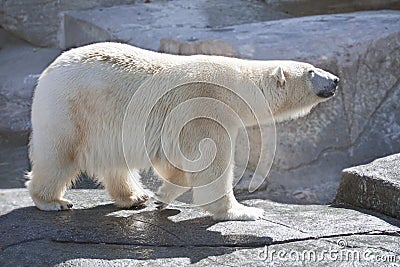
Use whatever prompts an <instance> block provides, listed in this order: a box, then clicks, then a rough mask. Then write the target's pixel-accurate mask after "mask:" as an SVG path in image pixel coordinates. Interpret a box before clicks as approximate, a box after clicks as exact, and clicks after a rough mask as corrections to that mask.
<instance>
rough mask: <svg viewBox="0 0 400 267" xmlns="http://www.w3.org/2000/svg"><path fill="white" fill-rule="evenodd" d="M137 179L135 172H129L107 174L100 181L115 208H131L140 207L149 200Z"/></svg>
mask: <svg viewBox="0 0 400 267" xmlns="http://www.w3.org/2000/svg"><path fill="white" fill-rule="evenodd" d="M139 179H140V175H139V174H138V173H137V171H136V170H131V171H113V172H108V173H107V174H106V175H103V177H102V180H101V181H102V183H103V184H104V186H105V188H106V190H107V192H108V193H109V195H110V196H111V197H112V198H113V199H114V203H115V205H116V206H117V207H120V208H131V207H137V206H141V205H143V204H144V203H145V202H146V201H147V200H148V199H149V196H148V194H147V193H146V191H145V190H144V189H143V188H142V186H141V184H140V180H139Z"/></svg>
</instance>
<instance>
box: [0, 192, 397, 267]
mask: <svg viewBox="0 0 400 267" xmlns="http://www.w3.org/2000/svg"><path fill="white" fill-rule="evenodd" d="M66 197H67V198H68V199H70V200H72V201H73V202H74V204H75V209H74V210H72V211H65V212H42V211H39V210H38V209H36V208H35V207H33V206H32V202H31V200H30V198H29V195H28V192H27V191H26V190H25V189H6V190H1V191H0V235H1V237H2V238H1V239H0V265H1V266H12V265H14V266H38V265H58V266H83V265H91V266H110V265H113V266H115V265H124V266H136V265H146V266H160V265H167V266H183V265H185V266H186V265H189V264H192V265H195V266H216V265H228V266H243V265H244V266H264V265H266V264H274V265H278V266H283V265H285V264H286V265H287V263H288V262H290V263H291V265H293V266H301V265H302V264H307V263H314V264H315V263H316V262H317V263H319V264H324V265H328V266H337V265H338V262H339V263H342V262H344V264H345V265H346V263H347V264H354V265H355V266H374V265H376V264H377V262H379V259H381V258H382V257H385V259H386V261H385V263H390V264H400V248H399V246H398V244H399V242H400V221H399V220H396V219H393V218H390V217H387V216H385V215H380V214H377V213H373V212H368V211H365V210H353V209H346V208H336V207H330V206H326V205H308V206H306V205H288V204H280V203H276V202H271V201H267V200H260V199H255V200H249V201H246V202H245V203H246V204H247V205H251V206H257V207H260V208H263V209H264V210H265V211H266V215H265V217H264V219H262V220H258V221H253V222H239V221H236V222H214V221H212V220H211V218H210V217H209V216H207V214H205V213H203V212H202V211H200V210H198V209H196V208H184V209H181V208H177V207H174V206H171V207H170V208H169V209H166V210H164V211H158V210H156V209H155V207H153V206H152V204H151V203H150V204H149V206H148V207H146V208H144V209H142V210H119V209H117V208H116V207H115V206H114V205H112V204H111V201H110V199H109V197H108V196H107V195H106V194H105V192H104V190H96V189H93V190H70V191H69V192H68V193H67V194H66ZM324 251H328V252H331V253H333V254H336V255H342V254H343V255H347V256H346V257H347V258H346V259H344V258H341V259H340V261H339V259H337V258H336V259H335V258H332V257H331V256H328V254H326V253H328V252H324ZM278 252H280V254H278ZM325 254H326V255H325ZM278 255H279V256H278ZM324 255H325V256H324ZM314 256H315V257H317V256H318V257H317V258H315V259H314V258H312V257H314ZM301 257H305V258H301ZM307 257H309V258H307ZM336 257H338V256H336ZM341 257H342V256H341ZM357 257H359V259H358V258H357ZM378 257H380V258H379V259H378ZM380 262H382V260H381V261H380Z"/></svg>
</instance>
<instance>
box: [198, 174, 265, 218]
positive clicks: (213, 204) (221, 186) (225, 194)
mask: <svg viewBox="0 0 400 267" xmlns="http://www.w3.org/2000/svg"><path fill="white" fill-rule="evenodd" d="M227 169H228V170H226V173H224V174H223V175H222V176H220V177H215V176H214V178H215V179H216V180H213V181H211V180H210V183H209V184H208V185H203V186H195V187H193V201H194V204H196V205H200V207H201V208H203V209H204V210H205V211H207V212H210V213H211V214H212V216H213V218H214V219H215V220H228V221H231V220H232V221H235V220H237V221H249V220H257V219H260V218H262V217H263V214H264V210H262V209H259V208H253V207H247V206H245V205H243V204H240V203H239V202H238V201H237V200H236V198H235V196H234V195H233V189H232V178H233V174H232V171H231V169H232V168H231V167H229V168H227ZM210 172H211V173H210ZM202 175H207V176H206V177H197V179H199V178H201V180H203V181H204V180H207V178H208V177H213V174H212V168H210V169H209V170H208V171H206V172H204V173H203V174H202Z"/></svg>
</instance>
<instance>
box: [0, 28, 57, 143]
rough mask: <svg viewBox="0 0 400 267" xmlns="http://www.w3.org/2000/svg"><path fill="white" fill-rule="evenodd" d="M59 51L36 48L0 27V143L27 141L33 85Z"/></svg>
mask: <svg viewBox="0 0 400 267" xmlns="http://www.w3.org/2000/svg"><path fill="white" fill-rule="evenodd" d="M59 54H60V50H58V49H49V48H36V47H34V46H31V45H29V44H27V43H26V42H24V41H21V40H20V39H18V38H15V37H13V36H12V35H10V34H9V33H7V32H6V31H4V30H3V29H1V28H0V60H1V62H2V64H1V65H0V136H1V138H0V144H2V145H4V144H12V145H21V144H26V140H27V134H28V131H30V129H31V124H30V110H31V102H32V95H33V89H34V87H35V85H36V81H37V79H38V78H39V76H40V73H41V72H42V71H43V70H44V69H45V68H46V67H47V65H48V64H49V63H50V62H51V61H53V60H54V59H55V57H56V56H58V55H59Z"/></svg>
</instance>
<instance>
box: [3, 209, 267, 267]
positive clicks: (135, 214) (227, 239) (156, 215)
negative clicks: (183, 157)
mask: <svg viewBox="0 0 400 267" xmlns="http://www.w3.org/2000/svg"><path fill="white" fill-rule="evenodd" d="M190 211H191V214H190V215H191V218H190V219H185V218H184V216H182V215H183V214H179V213H180V211H179V210H177V209H167V210H163V211H157V210H155V209H154V208H151V207H148V208H145V209H143V210H119V209H117V208H116V207H115V206H114V205H112V204H107V205H102V206H97V207H93V208H88V209H75V210H72V211H65V212H42V211H39V210H37V209H36V208H35V207H25V208H20V209H16V210H13V211H12V212H10V213H8V214H6V215H3V216H1V217H0V229H1V230H0V234H1V237H2V238H1V241H0V251H1V254H0V265H1V264H7V265H9V264H17V265H37V264H40V265H43V264H44V265H54V264H58V263H62V262H65V261H68V260H73V259H102V260H113V259H135V260H157V259H168V258H189V259H190V262H191V263H194V262H198V261H200V260H202V259H204V258H207V257H209V256H218V255H223V254H227V253H231V252H234V251H235V250H237V248H250V247H262V246H265V245H268V244H271V243H272V238H270V237H257V236H254V235H246V234H240V235H237V234H235V235H223V234H221V233H219V232H214V231H210V230H208V228H209V227H210V226H212V225H214V224H215V223H216V222H215V221H213V220H212V219H211V217H204V215H203V216H202V215H201V213H200V212H199V213H198V214H193V213H197V211H193V210H190ZM185 212H187V211H185ZM199 214H200V215H199ZM176 215H177V217H175V218H173V219H172V217H173V216H176ZM185 215H186V214H185ZM193 217H196V218H193ZM228 223H230V222H228Z"/></svg>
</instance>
